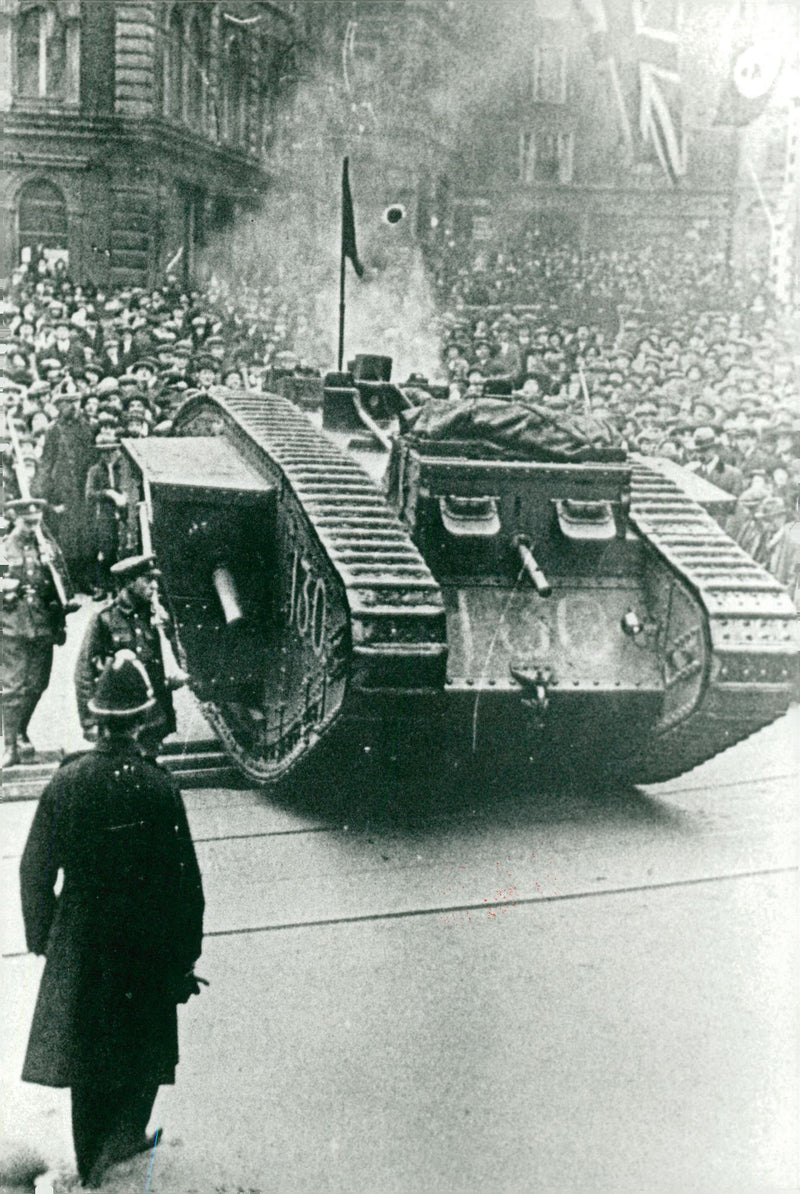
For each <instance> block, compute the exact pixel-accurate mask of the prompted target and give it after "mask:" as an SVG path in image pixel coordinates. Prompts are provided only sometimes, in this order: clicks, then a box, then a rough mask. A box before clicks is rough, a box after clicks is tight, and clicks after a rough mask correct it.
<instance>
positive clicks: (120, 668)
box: [20, 651, 205, 1186]
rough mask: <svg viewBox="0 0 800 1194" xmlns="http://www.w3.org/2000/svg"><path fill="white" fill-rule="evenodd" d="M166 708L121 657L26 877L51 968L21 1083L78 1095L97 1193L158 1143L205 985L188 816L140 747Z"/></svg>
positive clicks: (33, 939) (27, 862)
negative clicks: (181, 1011)
mask: <svg viewBox="0 0 800 1194" xmlns="http://www.w3.org/2000/svg"><path fill="white" fill-rule="evenodd" d="M154 703H155V697H154V695H153V690H152V687H151V686H150V682H149V679H148V677H147V674H146V673H145V671H144V668H143V667H142V665H141V664H140V663H139V662H138V660H136V658H135V657H134V656H133V655H132V654H131V652H129V651H122V652H120V653H119V654H118V655H117V656H116V657H115V658H114V659H113V660H112V661H111V662H110V663H109V664H108V666H107V667H106V669H105V671H104V672H103V675H102V676H101V678H100V682H99V683H98V685H97V690H96V692H95V696H94V699H93V701H92V711H93V714H94V716H95V717H96V718H97V720H98V723H99V726H100V741H99V743H98V745H97V748H96V749H95V750H93V751H88V752H82V753H80V754H76V755H71V756H69V757H68V758H66V759H65V760H64V761H63V763H62V764H61V766H60V768H59V770H58V771H57V772H56V774H55V776H54V777H53V779H52V780H51V781H50V783H49V784H48V785H47V787H46V788H45V790H44V792H43V793H42V796H41V799H40V801H39V805H38V808H37V810H36V815H35V817H34V819H33V824H32V826H31V830H30V834H29V835H28V841H27V844H26V846H25V850H24V853H23V855H22V863H21V867H20V879H21V895H22V912H23V919H24V922H25V936H26V941H27V945H28V949H29V950H31V951H32V952H33V953H35V954H41V955H44V956H45V957H46V959H47V961H46V963H45V968H44V972H43V974H42V980H41V985H40V988H39V996H38V999H37V1002H36V1008H35V1011H34V1015H33V1023H32V1025H31V1031H30V1037H29V1040H28V1049H27V1053H26V1057H25V1064H24V1068H23V1071H22V1078H23V1081H25V1082H35V1083H38V1084H40V1085H44V1086H56V1087H65V1086H68V1087H70V1088H71V1094H72V1134H73V1141H74V1145H75V1155H76V1160H77V1164H78V1173H79V1175H80V1178H81V1180H82V1182H83V1184H84V1185H88V1186H95V1185H98V1184H99V1183H100V1182H101V1181H102V1180H103V1176H104V1174H105V1172H106V1170H107V1169H108V1168H109V1167H110V1166H111V1165H114V1164H117V1163H119V1162H121V1161H124V1160H127V1159H128V1158H130V1157H133V1156H135V1155H136V1154H137V1153H139V1152H143V1151H149V1150H150V1149H151V1148H152V1147H153V1146H154V1145H155V1143H157V1139H158V1134H156V1135H155V1136H154V1137H148V1136H147V1135H146V1130H147V1123H148V1120H149V1118H150V1114H151V1111H152V1108H153V1103H154V1102H155V1098H156V1094H157V1092H158V1087H159V1085H161V1084H164V1083H167V1084H172V1083H174V1081H175V1066H176V1064H177V1061H178V1025H177V1013H176V1005H177V1004H178V1003H185V1002H186V1001H187V1000H188V998H189V997H190V995H192V994H197V993H198V992H199V990H200V988H199V985H198V983H199V982H205V980H203V979H198V978H197V976H195V975H194V973H193V966H194V963H195V961H196V960H197V958H198V957H199V956H200V950H201V946H202V935H203V889H202V881H201V877H200V871H199V869H198V866H197V859H196V857H195V852H194V847H193V845H192V839H191V835H190V833H189V827H188V824H187V820H186V812H185V809H184V806H183V802H182V800H181V796H180V793H179V791H178V787H177V785H176V783H175V781H174V780H173V779H172V778H171V776H170V775H169V774H168V772H166V771H164V770H162V768H160V767H159V766H158V765H157V764H155V763H153V762H152V761H150V760H148V759H146V758H145V757H144V756H143V755H142V753H141V751H140V750H139V748H138V746H137V744H136V740H135V737H136V730H137V728H138V727H139V726H140V725H141V724H142V721H143V719H144V718H145V717H146V716H147V714H148V712H149V710H150V709H151V708H152V707H153V705H154ZM59 871H62V872H63V886H62V889H61V891H60V893H59V895H58V897H56V895H55V893H54V885H55V883H56V880H57V877H58V874H59Z"/></svg>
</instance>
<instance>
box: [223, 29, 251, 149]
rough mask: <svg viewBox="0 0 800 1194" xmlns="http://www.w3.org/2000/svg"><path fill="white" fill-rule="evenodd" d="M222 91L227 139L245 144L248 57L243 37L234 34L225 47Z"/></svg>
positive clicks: (238, 143) (224, 127) (224, 126)
mask: <svg viewBox="0 0 800 1194" xmlns="http://www.w3.org/2000/svg"><path fill="white" fill-rule="evenodd" d="M224 69H225V73H224V80H223V92H222V127H223V130H224V134H225V140H226V141H232V142H234V144H237V145H243V144H244V141H245V137H246V132H247V94H248V87H247V57H246V54H245V51H244V47H243V45H242V41H241V38H239V37H238V36H236V35H235V34H234V36H233V37H231V38H230V39H229V41H228V44H227V46H226V47H225V63H224Z"/></svg>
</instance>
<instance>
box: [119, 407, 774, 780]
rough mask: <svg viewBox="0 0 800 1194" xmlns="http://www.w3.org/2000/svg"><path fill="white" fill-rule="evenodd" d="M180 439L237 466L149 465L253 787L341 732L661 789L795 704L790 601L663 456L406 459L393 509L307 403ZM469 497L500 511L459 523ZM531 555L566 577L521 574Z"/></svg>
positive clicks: (403, 747)
mask: <svg viewBox="0 0 800 1194" xmlns="http://www.w3.org/2000/svg"><path fill="white" fill-rule="evenodd" d="M174 434H175V436H176V441H175V442H177V443H178V445H179V446H178V449H177V450H176V451H177V457H176V459H180V458H181V457H182V458H183V459H187V458H191V457H194V456H197V455H198V454H201V451H207V445H208V441H209V439H210V438H215V439H218V440H221V441H222V442H224V443H225V444H226V445H227V449H226V451H227V450H229V451H230V453H232V456H231V458H230V459H229V460H228V461H227V463H225V467H224V468H223V467H222V465H220V466H219V470H218V471H219V476H217V477H216V479H214V478H213V477H211V476H210V475H209V476H204V475H203V473H204V470H203V469H202V468H200V469H199V474H200V475H199V477H195V478H194V483H193V484H192V485H189V484H187V482H186V478H185V477H181V476H180V475H175V474H176V472H177V473H178V474H179V473H180V467H179V466H176V468H175V469H173V473H172V474H170V476H169V477H167V478H166V479H165V475H162V476H160V478H159V476H158V475H157V469H156V468H155V465H154V463H153V461H152V460H151V461H148V460H147V459H146V458H145V457H146V454H147V451H146V450H145V449H142V448H139V449H138V452H139V458H138V463H139V466H140V468H141V471H142V476H143V482H144V484H145V489H146V490H148V492H149V495H150V496H149V508H150V518H151V525H152V537H153V544H154V547H155V550H156V552H157V554H158V558H159V563H160V566H161V568H162V571H163V573H164V585H165V588H166V591H167V595H168V598H169V601H170V603H171V605H172V607H173V611H174V616H175V624H176V629H177V636H178V648H179V654H180V656H181V659H182V662H184V665H185V666H186V668H187V670H188V672H189V674H190V677H191V680H190V682H191V684H192V687H193V689H194V691H195V693H196V694H197V696H198V698H199V700H200V702H201V704H202V707H203V709H204V711H205V713H206V715H207V716H208V718H209V720H210V721H211V723H212V725H213V726H214V728H215V729H216V731H217V733H218V734H219V736H220V739H221V741H222V742H223V744H224V746H225V747H226V749H227V750H228V751H229V753H230V755H231V757H232V758H233V759H234V761H235V762H236V763H237V765H238V766H239V767H240V768H241V770H242V771H243V772H244V773H245V774H246V775H247V776H248V777H249V778H250V779H251V780H254V781H255V782H258V783H270V782H275V781H278V780H280V779H282V778H283V777H285V776H286V775H287V774H288V773H289V772H290V771H291V770H292V768H293V767H294V766H295V765H296V764H297V763H298V762H300V761H301V760H302V759H304V758H309V757H310V756H311V755H313V754H314V753H315V751H316V749H317V747H318V746H319V745H320V743H321V742H322V741H323V739H325V738H326V736H331V738H332V740H334V741H335V742H336V743H337V744H338V747H339V749H340V750H341V749H342V746H343V744H344V748H345V749H346V748H347V744H348V743H349V744H350V745H351V748H352V753H353V754H354V755H360V754H362V753H369V752H370V751H372V750H374V751H376V752H380V753H388V754H389V755H392V756H394V757H399V756H401V755H405V756H407V757H412V756H413V757H415V758H417V759H422V760H427V763H428V765H430V764H433V763H434V762H436V761H439V762H442V763H445V764H446V765H447V766H453V765H457V766H458V765H462V766H466V765H469V764H470V763H471V762H473V761H474V762H480V763H482V764H483V765H485V764H487V763H489V764H490V765H491V764H492V761H494V763H495V764H496V765H498V766H510V765H513V764H514V763H515V762H523V763H530V762H533V763H534V764H537V765H538V764H542V765H547V766H548V767H549V768H550V769H553V768H555V769H558V768H559V767H561V768H568V767H571V766H586V765H591V766H592V768H593V769H595V770H596V769H600V770H605V771H607V772H610V773H613V774H614V775H616V776H618V777H619V778H621V779H624V780H632V781H634V782H655V781H658V780H661V779H667V778H669V777H671V776H674V775H677V774H680V773H681V772H683V771H686V770H688V769H689V768H691V767H693V766H696V765H697V764H698V763H700V762H702V761H703V760H704V759H706V758H709V757H711V756H712V755H713V754H716V753H717V752H718V751H720V750H723V749H725V748H726V747H727V746H729V745H732V744H733V742H735V741H738V740H739V739H740V738H742V737H745V736H747V735H748V734H750V733H753V732H754V731H755V730H757V729H759V728H760V727H761V726H763V725H766V724H767V723H768V722H770V721H772V720H774V719H775V718H776V717H779V716H780V715H781V714H782V713H783V712H784V711H785V709H786V708H787V707H788V703H789V700H790V697H791V693H792V684H793V677H794V673H795V670H796V663H797V640H796V615H795V611H794V608H793V606H792V604H791V602H790V601H789V598H788V596H787V595H786V593H785V592H784V591H783V589H782V588H781V586H780V585H778V584H777V582H775V581H774V580H773V579H772V578H771V577H769V576H768V575H767V574H766V573H765V572H764V571H763V570H762V569H760V568H759V567H758V565H756V564H754V563H753V561H751V560H749V558H748V557H747V556H746V555H745V554H744V553H743V552H741V551H740V549H739V548H738V547H737V546H736V545H735V544H734V543H732V541H731V540H730V539H728V538H727V537H726V536H725V535H724V534H723V532H722V531H721V530H720V528H719V527H718V525H717V524H716V523H715V522H714V520H713V519H712V518H711V517H710V516H709V515H708V514H707V513H706V512H705V511H704V510H703V509H702V508H701V507H700V506H699V505H698V504H697V503H696V502H693V501H692V500H691V499H689V498H688V497H686V495H685V494H683V493H682V491H681V489H680V488H679V486H678V485H677V484H676V483H675V481H674V480H671V479H668V478H666V477H664V476H662V475H661V474H659V473H658V471H657V470H654V469H653V468H651V467H648V466H647V465H645V464H644V463H643V462H634V463H633V465H632V466H631V465H630V464H628V465H624V466H622V465H614V466H605V465H601V464H595V465H593V464H584V465H563V466H558V467H554V466H548V465H542V464H536V463H532V462H530V461H527V462H521V461H511V462H502V463H500V464H498V462H494V461H492V462H487V461H477V462H476V461H475V460H474V459H472V460H471V459H468V458H466V457H465V458H461V457H459V456H458V453H457V450H456V452H455V454H453V453H451V454H450V456H449V458H448V459H446V460H442V458H441V456H439V457H436V456H430V457H426V456H425V454H424V452H422V451H420V450H419V448H418V447H408V446H406V447H405V448H404V449H403V452H402V454H401V457H400V458H398V460H395V461H394V468H393V470H390V481H389V487H388V492H387V491H384V490H383V489H382V488H381V487H380V486H379V485H378V484H376V480H375V467H374V466H375V460H376V453H375V450H374V445H372V446H371V447H370V451H369V453H368V455H369V458H370V460H369V467H362V465H361V464H360V463H359V460H358V458H357V454H354V453H352V452H348V451H346V450H344V449H343V447H342V445H341V443H336V442H334V440H333V439H332V438H330V437H328V436H326V435H325V434H324V433H323V432H322V431H321V430H320V428H319V427H318V426H315V425H314V424H313V423H312V421H311V420H310V419H309V417H308V416H307V415H305V414H304V413H302V412H300V411H298V410H297V409H296V408H295V407H294V406H293V405H292V404H291V403H290V402H288V401H287V400H286V399H284V398H282V397H280V396H278V395H263V394H258V395H256V394H252V393H247V392H231V391H218V392H215V393H214V394H213V395H212V396H210V397H202V398H197V399H193V400H191V401H190V402H189V403H187V404H186V405H185V406H184V407H183V408H182V409H181V411H180V412H179V413H178V415H177V417H176V420H175V428H174ZM140 442H141V441H140ZM145 442H146V441H145ZM148 450H149V449H148ZM153 451H154V453H155V452H156V450H155V449H154V450H153ZM154 458H155V457H154ZM136 459H137V458H136V456H135V455H134V460H135V462H136ZM220 459H221V457H220ZM383 463H384V464H385V463H386V458H385V457H384V460H383ZM205 471H207V470H205ZM212 471H213V470H212ZM244 474H247V475H248V476H250V477H251V479H252V483H251V491H250V492H249V497H248V496H246V495H245V496H242V492H241V486H242V481H241V476H242V475H244ZM237 487H238V488H237ZM255 492H258V493H259V497H258V498H257V499H256V498H255V497H254V496H253V494H254V493H255ZM465 502H467V503H469V502H472V503H473V505H472V506H470V505H469V504H467V507H466V508H467V510H468V511H469V510H474V509H477V510H478V511H479V515H480V516H479V517H478V515H475V516H474V517H471V520H470V517H467V518H464V517H462V514H463V509H464V503H465ZM476 502H477V506H475V503H476ZM459 503H460V504H459ZM487 511H488V513H487ZM459 518H460V520H461V521H460V522H459ZM200 524H203V525H202V527H200ZM198 528H199V529H198ZM521 540H524V541H526V542H529V543H532V544H534V545H535V547H536V552H537V558H538V559H539V562H540V563H541V565H542V575H543V577H544V578H545V579H546V582H547V583H546V586H543V587H541V588H537V587H536V585H535V584H532V583H531V574H530V571H529V570H528V571H526V569H525V568H524V567H520V562H519V561H520V558H522V557H520V556H519V555H518V554H515V553H517V548H518V545H519V542H520V541H521ZM187 542H189V543H191V544H192V548H191V551H189V552H188V554H187V551H186V550H184V549H183V548H182V547H181V544H184V545H185V544H186V543H187ZM222 563H224V565H225V575H226V576H227V577H228V580H226V586H227V587H226V588H225V589H224V591H223V594H222V598H221V596H220V591H219V584H218V583H217V588H216V590H215V583H216V582H214V581H213V577H214V576H215V575H217V581H218V580H219V568H220V565H221V564H222ZM229 582H230V583H229ZM231 586H233V587H232V589H231ZM544 588H546V589H547V592H544ZM231 593H233V594H234V595H233V596H231ZM238 597H241V604H242V613H243V617H242V618H241V619H240V620H237V619H236V618H235V617H234V621H233V623H231V622H230V621H229V619H230V618H231V617H232V614H231V611H232V610H233V611H234V614H235V611H236V600H237V598H238ZM223 598H224V600H223Z"/></svg>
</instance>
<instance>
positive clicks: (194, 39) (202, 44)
mask: <svg viewBox="0 0 800 1194" xmlns="http://www.w3.org/2000/svg"><path fill="white" fill-rule="evenodd" d="M208 42H209V37H208V22H207V20H206V19H205V18H204V17H203V16H196V17H195V18H194V20H193V21H192V23H191V25H190V26H189V36H188V45H187V49H186V58H187V63H186V74H187V87H186V115H187V121H188V123H189V124H190V125H191V126H192V128H194V129H198V130H200V131H202V130H203V129H204V128H205V123H206V120H205V106H206V96H207V93H208V92H207V88H208Z"/></svg>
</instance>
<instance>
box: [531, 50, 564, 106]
mask: <svg viewBox="0 0 800 1194" xmlns="http://www.w3.org/2000/svg"><path fill="white" fill-rule="evenodd" d="M533 99H534V102H535V103H537V104H565V103H566V102H567V49H566V46H554V45H540V46H536V47H535V49H534V51H533Z"/></svg>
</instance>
